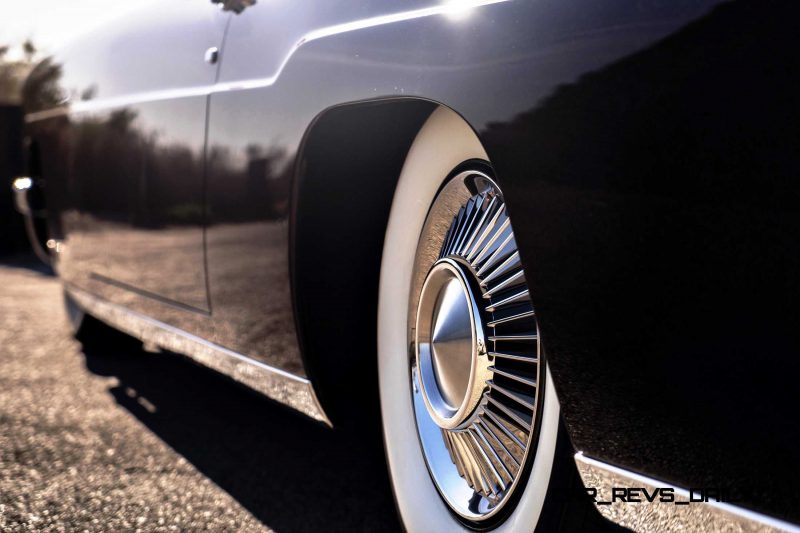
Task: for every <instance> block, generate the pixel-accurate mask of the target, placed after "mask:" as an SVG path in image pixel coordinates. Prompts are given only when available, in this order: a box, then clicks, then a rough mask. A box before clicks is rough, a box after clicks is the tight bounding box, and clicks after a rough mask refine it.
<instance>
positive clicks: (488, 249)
mask: <svg viewBox="0 0 800 533" xmlns="http://www.w3.org/2000/svg"><path fill="white" fill-rule="evenodd" d="M409 311H410V316H409V326H410V327H409V343H410V346H412V347H413V353H412V354H411V358H410V363H411V376H412V381H413V383H412V391H413V401H414V411H415V415H416V422H417V431H418V434H419V438H420V443H421V445H422V449H423V452H424V456H425V460H426V463H427V465H428V469H429V471H430V474H431V477H432V478H433V481H434V483H435V484H436V487H437V489H438V490H439V492H440V494H441V495H442V497H443V498H444V500H445V501H446V502H447V504H448V505H449V506H450V507H451V509H452V510H453V511H455V512H456V513H457V514H458V515H460V516H461V517H463V518H465V519H467V520H469V521H484V520H487V519H488V518H490V517H492V516H495V515H496V514H497V513H498V511H499V510H500V509H501V508H503V507H504V506H505V505H506V503H507V502H508V501H509V500H510V496H511V494H512V493H513V491H514V490H515V488H516V487H517V485H518V484H519V481H520V479H521V478H523V477H524V476H525V475H526V472H527V470H528V469H527V468H526V465H527V464H528V463H529V462H530V461H531V460H532V456H533V452H531V449H532V448H533V447H535V446H534V444H535V443H534V433H535V431H534V429H535V422H536V419H537V412H538V411H539V410H540V407H541V405H540V404H541V391H540V387H539V383H540V381H539V368H540V352H539V342H538V328H537V325H536V319H535V316H534V311H533V306H532V304H531V301H530V296H529V292H528V286H527V284H526V281H525V274H524V272H523V270H522V265H521V262H520V258H519V252H518V251H517V246H516V241H515V239H514V233H513V230H512V228H511V223H510V221H509V219H508V215H507V214H506V209H505V203H504V201H503V196H502V193H501V191H500V189H499V188H498V187H497V185H496V184H495V183H494V182H493V181H492V180H491V179H490V178H489V177H488V176H486V175H485V174H483V173H481V172H476V171H469V172H463V173H461V174H459V175H457V176H455V177H454V178H453V179H452V180H451V181H450V182H448V184H447V185H446V186H445V187H444V188H443V189H442V191H441V192H440V193H439V195H438V196H437V197H436V200H435V201H434V204H433V206H432V207H431V210H430V212H429V214H428V218H427V220H426V222H425V226H424V228H423V232H422V235H421V237H420V242H419V247H418V251H417V257H416V259H415V265H414V278H413V286H412V292H411V301H410V305H409Z"/></svg>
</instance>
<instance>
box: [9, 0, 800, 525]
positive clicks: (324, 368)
mask: <svg viewBox="0 0 800 533" xmlns="http://www.w3.org/2000/svg"><path fill="white" fill-rule="evenodd" d="M798 15H800V13H798V8H797V5H796V4H794V5H793V4H791V3H788V2H786V3H781V2H753V3H747V2H741V1H736V2H724V3H718V2H716V1H713V0H710V1H705V0H677V1H671V2H664V1H660V0H636V1H634V0H603V1H596V0H592V1H588V0H561V1H557V2H556V1H549V0H513V1H505V0H453V1H440V0H408V1H406V2H395V3H392V2H384V1H378V0H363V1H357V2H342V1H332V2H321V1H317V2H310V1H305V0H301V1H297V0H295V1H291V2H290V1H285V0H258V1H255V0H224V1H220V0H214V1H211V2H209V1H208V0H172V1H169V2H148V3H145V4H143V6H142V7H141V8H139V9H137V10H136V11H135V12H134V13H133V14H129V15H126V16H124V17H122V18H120V19H117V20H113V21H110V22H107V23H104V24H103V25H102V26H99V27H98V28H96V29H95V30H94V31H92V32H91V33H89V34H87V35H85V36H83V37H80V38H78V39H76V40H75V41H74V42H72V43H71V44H69V45H67V46H65V47H64V48H63V49H61V50H59V51H57V52H56V53H54V54H53V55H52V56H51V57H48V58H47V59H45V60H43V61H42V62H41V63H40V64H39V65H38V66H37V67H36V69H35V70H34V71H33V72H32V74H31V75H30V77H29V78H28V80H27V82H26V86H25V96H24V100H25V106H26V111H25V112H26V126H25V127H26V148H25V149H26V157H27V175H26V176H21V177H19V178H17V179H16V180H15V181H14V183H13V188H14V190H15V192H16V198H17V205H18V208H19V209H20V210H21V211H22V212H23V213H25V214H26V215H27V216H28V222H29V223H28V227H29V229H30V235H31V238H32V241H33V245H34V246H35V247H36V249H37V250H38V252H39V254H40V255H41V256H42V257H43V258H45V260H47V261H48V262H50V263H51V264H52V265H53V268H54V270H55V271H56V272H57V274H58V275H59V276H60V277H61V279H62V280H63V286H64V297H65V302H66V306H67V311H68V313H69V316H70V319H71V322H72V324H73V326H74V327H75V330H76V332H77V333H78V334H82V335H85V334H86V333H85V332H86V330H87V328H90V327H94V328H96V327H97V326H98V324H99V323H102V324H106V325H110V326H112V327H114V328H117V329H119V330H122V331H123V332H125V333H127V334H129V335H132V336H135V337H137V338H139V339H141V340H142V341H144V342H146V343H148V344H149V345H152V346H156V347H159V348H161V349H164V350H168V351H172V352H177V353H180V354H184V355H186V356H188V357H190V358H192V359H194V360H196V361H198V362H200V363H201V364H203V365H206V366H208V367H210V368H212V369H214V370H216V371H218V372H221V373H223V374H225V375H227V376H229V377H231V378H232V379H234V380H236V381H238V382H240V383H241V384H243V385H245V386H247V387H249V388H251V389H254V390H255V391H257V392H259V393H262V394H263V395H266V396H267V397H269V398H271V399H273V400H275V401H277V402H280V403H282V404H285V405H287V406H289V407H290V408H293V409H295V410H297V411H298V412H300V413H302V414H304V415H306V416H307V417H309V418H310V419H313V420H315V421H317V422H319V423H321V424H325V425H329V426H332V427H336V428H342V430H343V431H350V430H352V431H357V430H358V428H359V427H360V426H361V425H363V424H367V423H368V422H369V421H371V422H372V423H374V424H376V427H378V425H379V427H381V428H382V431H383V438H384V445H385V454H386V462H387V467H388V471H389V477H390V479H391V484H392V489H393V492H394V496H395V500H396V504H397V509H398V513H399V517H400V519H401V521H402V524H403V525H404V526H405V528H406V529H407V530H409V531H450V530H459V529H467V530H479V531H487V530H498V531H512V530H513V531H532V530H534V529H535V528H538V529H539V530H542V531H554V530H564V531H576V530H582V529H590V528H595V527H603V526H604V525H608V526H609V527H613V526H612V522H613V523H617V524H620V525H622V526H625V527H628V528H633V529H636V530H642V531H656V530H663V531H666V530H673V529H678V528H683V529H686V530H695V529H697V530H699V529H703V530H708V531H711V530H714V531H716V530H726V531H728V530H736V531H739V530H746V531H749V530H759V531H761V530H768V529H779V530H792V531H798V528H797V526H796V525H795V524H798V523H800V502H799V501H798V498H797V494H798V493H797V488H796V486H797V485H796V483H797V478H798V475H799V474H800V454H798V453H797V442H798V434H799V433H800V431H798V430H799V428H800V416H798V407H800V400H799V399H800V396H799V395H798V387H797V377H798V375H800V357H799V356H800V343H798V333H800V306H798V301H800V275H799V274H800V247H798V242H800V210H799V209H798V205H800V185H798V176H800V172H799V171H800V165H799V164H798V161H800V152H799V151H798V147H800V129H798V124H799V123H800V121H799V120H798V119H799V118H800V114H798V110H800V99H798V94H800V92H799V91H798V89H799V88H800V85H799V84H798V75H800V74H799V73H800V61H798V59H799V58H800V54H799V52H800V32H798V31H797V28H796V25H797V20H798V18H800V17H798ZM309 423H312V422H309Z"/></svg>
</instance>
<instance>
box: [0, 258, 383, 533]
mask: <svg viewBox="0 0 800 533" xmlns="http://www.w3.org/2000/svg"><path fill="white" fill-rule="evenodd" d="M398 529H399V528H398V524H397V517H396V514H395V509H394V506H393V503H392V496H391V493H390V489H389V485H388V478H387V474H386V469H385V466H384V463H383V450H382V448H381V446H380V441H379V440H378V439H377V438H376V436H375V435H374V434H369V436H363V435H362V436H355V435H348V434H340V433H339V432H337V431H331V430H328V429H326V428H324V427H321V426H319V425H316V424H315V423H313V422H310V421H308V420H307V419H305V418H303V417H302V416H300V415H296V414H294V413H293V412H290V411H288V410H286V409H284V408H283V407H281V406H278V405H276V404H273V403H271V402H269V401H268V400H265V399H263V398H261V397H259V396H257V395H255V394H253V393H250V392H249V391H247V390H245V389H243V388H241V387H239V386H238V385H236V384H234V383H232V382H230V381H228V380H227V379H225V378H223V377H221V376H218V375H216V374H214V373H213V372H210V371H208V370H206V369H204V368H201V367H198V366H196V365H195V364H193V363H191V362H190V361H188V360H186V359H184V358H182V357H180V356H177V355H174V354H164V353H155V354H154V353H149V352H146V351H144V350H143V349H142V347H141V345H140V344H138V343H135V342H133V341H132V340H131V339H128V338H125V337H122V336H113V335H112V336H109V337H107V338H106V337H103V338H102V339H95V340H94V342H87V344H86V345H82V344H81V343H79V342H78V341H76V340H74V339H73V338H72V336H71V335H70V333H69V328H68V325H67V320H66V315H65V313H64V310H63V306H62V300H61V287H60V285H59V282H58V280H57V279H56V278H54V277H52V276H50V275H49V274H48V273H47V272H46V271H45V270H43V269H41V268H39V267H38V266H37V264H36V263H35V262H34V261H33V260H30V259H26V258H22V259H19V258H18V259H5V260H3V259H2V258H0V531H11V532H14V531H30V530H36V531H40V530H44V531H204V530H209V531H248V532H251V531H252V532H256V531H268V530H276V531H339V530H341V531H375V530H380V531H382V532H389V531H395V530H398Z"/></svg>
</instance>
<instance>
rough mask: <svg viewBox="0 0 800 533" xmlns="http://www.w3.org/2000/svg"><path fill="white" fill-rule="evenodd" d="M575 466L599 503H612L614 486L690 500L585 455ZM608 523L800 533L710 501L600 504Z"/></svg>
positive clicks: (677, 490)
mask: <svg viewBox="0 0 800 533" xmlns="http://www.w3.org/2000/svg"><path fill="white" fill-rule="evenodd" d="M575 463H576V465H577V467H578V472H580V474H581V478H582V480H583V484H584V485H585V486H586V487H590V488H596V489H597V501H598V502H600V501H605V502H608V501H611V487H643V488H646V489H647V490H648V491H650V490H651V489H656V488H669V489H672V491H673V493H674V495H675V500H676V501H688V500H689V491H688V490H685V489H680V488H677V487H674V486H672V485H670V484H668V483H664V482H662V481H657V480H655V479H652V478H649V477H646V476H643V475H641V474H636V473H634V472H630V471H628V470H624V469H622V468H618V467H616V466H611V465H609V464H607V463H604V462H602V461H598V460H596V459H592V458H590V457H586V456H585V455H583V452H578V453H576V454H575ZM597 510H598V511H599V512H600V514H602V515H603V516H604V517H605V518H607V519H608V520H611V521H612V522H615V523H617V524H620V525H621V526H624V527H627V528H630V529H632V530H634V531H703V532H712V531H742V532H745V531H753V532H767V531H789V532H792V533H800V527H798V526H796V525H793V524H790V523H788V522H784V521H782V520H777V519H775V518H771V517H769V516H765V515H763V514H760V513H756V512H754V511H750V510H747V509H743V508H741V507H737V506H735V505H731V504H729V503H723V502H717V501H708V502H697V503H691V504H689V505H675V504H674V503H666V502H665V503H662V502H659V501H658V500H656V501H654V502H652V503H649V502H647V501H644V503H626V502H621V501H617V502H613V503H611V504H609V505H597Z"/></svg>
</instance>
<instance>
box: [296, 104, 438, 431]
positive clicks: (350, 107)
mask: <svg viewBox="0 0 800 533" xmlns="http://www.w3.org/2000/svg"><path fill="white" fill-rule="evenodd" d="M436 106H437V104H435V103H433V102H430V101H425V100H418V99H411V98H405V99H393V100H374V101H368V102H362V103H356V104H347V105H341V106H336V107H333V108H330V109H328V110H326V111H325V112H323V113H322V114H320V115H319V116H318V117H317V119H316V120H315V121H314V123H313V124H312V125H311V126H310V128H309V130H308V131H307V132H306V135H305V138H304V140H303V143H302V147H301V152H300V155H299V156H298V158H297V167H296V174H295V182H294V191H293V194H292V203H293V205H292V218H291V226H290V254H291V259H290V261H291V277H292V293H293V300H294V312H295V322H296V325H297V331H298V339H299V342H300V346H301V352H302V354H303V359H304V363H305V366H306V371H307V372H308V375H309V378H310V379H311V380H312V382H313V383H314V388H315V391H316V393H317V395H318V396H319V398H320V401H321V402H322V404H323V407H324V408H325V410H326V412H328V415H329V417H330V418H331V419H332V420H333V422H334V424H336V425H350V424H351V423H359V421H358V420H357V419H359V418H361V419H362V420H361V422H363V417H365V416H367V417H369V418H370V419H371V420H375V421H377V420H378V416H379V411H378V406H379V405H378V404H379V402H378V385H377V355H376V353H377V352H376V350H377V337H376V328H377V307H378V281H379V277H380V266H381V264H380V263H381V254H382V250H383V239H384V233H385V230H386V223H387V221H388V217H389V210H390V208H391V204H392V198H393V195H394V189H395V185H396V184H397V179H398V177H399V175H400V171H401V169H402V166H403V163H404V161H405V157H406V154H407V153H408V149H409V147H410V146H411V143H412V142H413V140H414V138H415V136H416V134H417V132H418V131H419V129H420V128H421V127H422V125H423V124H424V122H425V120H426V119H427V118H428V116H429V115H430V114H431V112H432V111H433V110H434V109H435V108H436Z"/></svg>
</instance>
